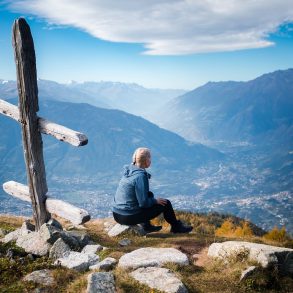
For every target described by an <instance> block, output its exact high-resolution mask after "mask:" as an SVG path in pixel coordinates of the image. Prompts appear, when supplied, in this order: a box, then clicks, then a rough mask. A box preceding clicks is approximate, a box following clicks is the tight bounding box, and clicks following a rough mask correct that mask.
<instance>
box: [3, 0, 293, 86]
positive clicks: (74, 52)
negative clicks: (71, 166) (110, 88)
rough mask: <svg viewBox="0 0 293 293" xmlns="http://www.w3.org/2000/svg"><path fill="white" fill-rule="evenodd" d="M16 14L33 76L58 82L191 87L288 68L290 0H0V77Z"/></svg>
mask: <svg viewBox="0 0 293 293" xmlns="http://www.w3.org/2000/svg"><path fill="white" fill-rule="evenodd" d="M81 3H82V4H81ZM18 17H25V18H26V20H27V22H28V23H29V25H30V27H31V31H32V34H33V38H34V42H35V49H36V56H37V70H38V77H39V78H42V79H49V80H54V81H57V82H61V83H66V82H68V81H70V80H75V81H79V82H82V81H101V80H104V81H120V82H128V83H132V82H134V83H138V84H140V85H143V86H145V87H152V88H182V89H187V90H189V89H194V88H196V87H197V86H200V85H202V84H204V83H206V82H208V81H225V80H243V81H246V80H250V79H253V78H255V77H257V76H259V75H261V74H264V73H268V72H272V71H275V70H278V69H287V68H292V67H293V5H290V1H288V0H278V1H275V0H274V1H273V0H266V1H264V0H248V1H240V0H239V1H238V0H221V1H219V0H202V1H198V0H169V1H166V0H156V1H155V0H148V1H146V0H137V1H133V0H125V1H120V2H117V1H111V0H107V1H106V0H96V1H92V0H84V1H77V0H71V1H69V0H42V1H38V0H14V1H8V0H6V1H0V79H14V80H15V65H14V60H13V51H12V47H11V29H12V24H13V21H14V19H16V18H18Z"/></svg>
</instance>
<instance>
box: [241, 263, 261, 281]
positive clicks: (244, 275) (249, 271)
mask: <svg viewBox="0 0 293 293" xmlns="http://www.w3.org/2000/svg"><path fill="white" fill-rule="evenodd" d="M256 269H257V267H255V266H251V267H248V268H247V269H246V270H244V271H243V272H242V273H241V277H240V281H244V280H246V279H247V278H248V277H249V276H251V275H252V274H253V273H254V272H255V271H256Z"/></svg>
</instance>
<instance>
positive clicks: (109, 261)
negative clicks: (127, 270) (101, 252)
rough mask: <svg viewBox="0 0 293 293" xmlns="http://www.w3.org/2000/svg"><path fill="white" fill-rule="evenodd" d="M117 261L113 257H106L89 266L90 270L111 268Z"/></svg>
mask: <svg viewBox="0 0 293 293" xmlns="http://www.w3.org/2000/svg"><path fill="white" fill-rule="evenodd" d="M116 263H117V260H116V259H115V258H113V257H106V258H105V259H103V260H102V261H101V262H99V263H97V264H96V265H93V266H90V270H105V271H108V270H111V269H112V268H113V267H114V266H115V264H116Z"/></svg>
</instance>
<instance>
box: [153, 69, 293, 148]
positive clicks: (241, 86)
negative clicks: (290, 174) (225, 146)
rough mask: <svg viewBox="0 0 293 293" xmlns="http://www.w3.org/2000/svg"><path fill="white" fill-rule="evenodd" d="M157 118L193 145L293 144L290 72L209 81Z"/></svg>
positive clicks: (291, 77)
mask: <svg viewBox="0 0 293 293" xmlns="http://www.w3.org/2000/svg"><path fill="white" fill-rule="evenodd" d="M170 113H172V115H170ZM157 117H158V118H157V119H156V120H155V121H156V122H157V123H158V124H159V125H161V126H163V127H165V128H167V129H170V130H172V131H175V132H176V133H179V134H181V135H182V136H184V137H185V138H186V139H189V140H192V141H200V142H203V143H211V144H213V143H216V142H225V141H226V142H229V143H230V142H236V143H245V142H247V143H258V142H261V141H264V142H265V143H267V142H268V141H270V142H273V141H276V140H278V139H280V138H281V139H282V140H286V142H287V143H289V141H290V140H291V142H292V141H293V139H292V138H293V127H292V125H293V69H288V70H278V71H275V72H273V73H268V74H264V75H262V76H260V77H258V78H256V79H254V80H251V81H248V82H233V81H227V82H209V83H207V84H205V85H204V86H201V87H199V88H197V89H195V90H193V91H190V92H188V93H186V94H184V95H182V96H180V97H177V98H175V99H173V100H172V101H171V102H169V103H168V104H167V106H165V107H164V108H162V109H161V111H160V115H157Z"/></svg>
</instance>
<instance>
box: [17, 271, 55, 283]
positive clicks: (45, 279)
mask: <svg viewBox="0 0 293 293" xmlns="http://www.w3.org/2000/svg"><path fill="white" fill-rule="evenodd" d="M23 280H24V281H26V282H29V281H31V282H34V283H37V284H41V285H43V286H52V285H53V284H54V277H53V274H52V272H51V271H50V270H47V269H45V270H39V271H34V272H32V273H30V274H28V275H26V276H25V277H24V278H23Z"/></svg>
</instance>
